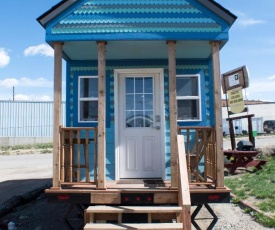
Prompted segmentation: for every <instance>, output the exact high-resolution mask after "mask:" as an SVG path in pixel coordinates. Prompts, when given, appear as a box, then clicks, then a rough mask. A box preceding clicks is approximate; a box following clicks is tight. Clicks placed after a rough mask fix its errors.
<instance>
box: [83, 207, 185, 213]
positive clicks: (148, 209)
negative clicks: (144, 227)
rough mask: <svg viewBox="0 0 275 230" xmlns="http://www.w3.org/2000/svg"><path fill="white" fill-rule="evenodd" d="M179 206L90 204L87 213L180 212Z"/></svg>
mask: <svg viewBox="0 0 275 230" xmlns="http://www.w3.org/2000/svg"><path fill="white" fill-rule="evenodd" d="M181 211H182V209H181V207H179V206H106V205H97V206H89V207H88V208H87V209H86V210H85V212H86V213H163V212H165V213H180V212H181Z"/></svg>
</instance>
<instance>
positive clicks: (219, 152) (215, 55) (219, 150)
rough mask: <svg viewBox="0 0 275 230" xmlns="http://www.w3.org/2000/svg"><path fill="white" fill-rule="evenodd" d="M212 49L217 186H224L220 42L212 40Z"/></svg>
mask: <svg viewBox="0 0 275 230" xmlns="http://www.w3.org/2000/svg"><path fill="white" fill-rule="evenodd" d="M211 49H212V63H213V82H214V108H215V131H216V159H217V161H216V162H217V171H216V173H217V181H216V188H224V162H223V161H224V159H223V158H224V156H223V130H222V96H221V74H220V43H219V42H217V41H213V42H211Z"/></svg>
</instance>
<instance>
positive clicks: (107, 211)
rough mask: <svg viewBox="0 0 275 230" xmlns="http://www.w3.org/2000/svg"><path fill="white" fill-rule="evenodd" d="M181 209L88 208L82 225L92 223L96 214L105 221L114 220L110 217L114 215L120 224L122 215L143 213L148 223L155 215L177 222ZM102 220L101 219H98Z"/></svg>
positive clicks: (139, 207)
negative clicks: (165, 216)
mask: <svg viewBox="0 0 275 230" xmlns="http://www.w3.org/2000/svg"><path fill="white" fill-rule="evenodd" d="M181 211H182V209H181V207H179V206H105V205H97V206H90V207H88V208H87V209H86V210H85V211H84V223H94V222H96V220H97V219H98V218H95V215H96V214H101V215H102V216H104V217H105V218H106V220H114V218H113V217H112V216H113V215H116V217H115V220H116V221H117V222H118V223H122V214H124V213H145V214H147V215H148V216H147V218H148V223H151V222H152V215H153V214H156V215H157V216H159V217H161V216H164V215H169V214H171V215H173V219H176V220H177V222H179V218H180V213H181ZM108 218H109V219H108ZM100 219H101V220H102V218H100ZM164 219H165V218H164Z"/></svg>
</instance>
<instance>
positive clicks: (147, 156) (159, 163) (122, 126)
mask: <svg viewBox="0 0 275 230" xmlns="http://www.w3.org/2000/svg"><path fill="white" fill-rule="evenodd" d="M123 72H124V73H123ZM160 78H161V74H160V72H159V71H155V72H154V71H153V70H151V71H149V70H147V72H146V70H143V71H142V70H139V71H137V70H135V71H132V72H130V73H127V71H122V73H118V75H117V81H118V89H117V93H118V96H117V99H118V101H117V103H118V106H117V112H116V116H117V121H118V125H117V126H116V127H117V128H118V130H117V133H118V137H117V138H118V158H119V159H118V163H119V178H162V173H163V169H164V163H163V162H164V161H163V155H164V148H163V147H162V137H163V133H162V132H163V130H164V127H162V123H163V121H162V119H163V114H162V113H164V108H163V102H162V103H161V98H162V97H161V95H163V91H162V90H161V87H160V85H161V84H160V83H161V80H160Z"/></svg>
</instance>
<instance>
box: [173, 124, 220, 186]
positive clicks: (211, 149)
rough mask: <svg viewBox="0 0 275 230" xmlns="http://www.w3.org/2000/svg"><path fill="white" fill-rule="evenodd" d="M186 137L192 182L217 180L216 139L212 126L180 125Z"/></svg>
mask: <svg viewBox="0 0 275 230" xmlns="http://www.w3.org/2000/svg"><path fill="white" fill-rule="evenodd" d="M178 133H179V134H182V135H184V137H185V152H186V161H187V168H188V178H189V182H190V183H200V184H202V183H204V184H214V183H215V181H216V140H215V130H214V129H213V128H212V127H187V126H181V127H178Z"/></svg>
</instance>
